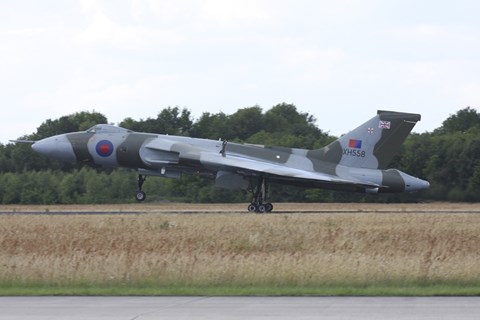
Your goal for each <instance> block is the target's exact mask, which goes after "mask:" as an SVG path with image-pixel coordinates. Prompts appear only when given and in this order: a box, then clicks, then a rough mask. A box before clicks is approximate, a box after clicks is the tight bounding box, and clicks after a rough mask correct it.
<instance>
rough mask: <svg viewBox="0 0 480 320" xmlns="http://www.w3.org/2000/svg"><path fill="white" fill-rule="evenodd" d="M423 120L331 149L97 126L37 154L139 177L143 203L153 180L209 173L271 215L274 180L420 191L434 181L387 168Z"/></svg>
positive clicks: (409, 119)
mask: <svg viewBox="0 0 480 320" xmlns="http://www.w3.org/2000/svg"><path fill="white" fill-rule="evenodd" d="M418 121H420V115H419V114H411V113H400V112H392V111H378V113H377V115H376V116H375V117H373V118H372V119H370V120H368V121H367V122H365V123H364V124H362V125H361V126H359V127H358V128H356V129H354V130H353V131H351V132H349V133H347V134H345V135H343V136H342V137H340V138H339V139H337V140H336V141H334V142H332V143H330V144H329V145H327V146H325V147H324V148H321V149H317V150H305V149H294V148H283V147H273V146H261V145H251V144H240V143H231V142H227V141H221V140H218V141H217V140H207V139H198V138H190V137H182V136H171V135H162V134H152V133H141V132H133V131H131V130H127V129H124V128H120V127H116V126H112V125H106V124H98V125H96V126H94V127H92V128H90V129H89V130H87V131H84V132H75V133H67V134H61V135H57V136H53V137H49V138H46V139H43V140H40V141H37V142H34V143H33V145H32V148H33V150H34V151H36V152H38V153H40V154H43V155H45V156H48V157H51V158H55V159H59V160H63V161H69V162H74V161H79V162H83V163H87V164H90V165H94V166H102V167H125V168H130V169H134V170H136V171H137V172H138V190H137V192H136V195H135V197H136V199H137V200H138V201H143V200H145V197H146V195H145V193H144V192H143V191H142V185H143V183H144V181H145V177H146V176H160V177H168V178H179V177H180V176H181V174H183V173H187V174H194V175H206V176H211V177H213V178H214V179H215V184H216V186H218V187H222V188H228V189H245V190H250V191H251V192H252V195H253V197H252V202H251V203H250V204H249V205H248V211H252V212H253V211H255V212H270V211H272V209H273V205H272V204H271V203H269V202H268V201H267V196H268V189H269V185H270V184H271V183H279V184H287V185H297V186H303V187H313V188H324V189H332V190H346V191H356V192H364V193H374V194H375V193H396V192H414V191H418V190H422V189H427V188H428V187H429V186H430V184H429V183H428V182H427V181H425V180H421V179H418V178H415V177H413V176H410V175H408V174H406V173H404V172H402V171H400V170H397V169H387V165H388V164H389V162H390V160H391V159H392V157H393V156H394V153H395V152H396V151H397V150H398V149H399V147H400V146H401V144H402V143H403V142H404V140H405V138H406V137H407V136H408V134H409V133H410V131H411V130H412V128H413V127H414V125H415V124H416V123H417V122H418Z"/></svg>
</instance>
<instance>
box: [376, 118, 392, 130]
mask: <svg viewBox="0 0 480 320" xmlns="http://www.w3.org/2000/svg"><path fill="white" fill-rule="evenodd" d="M390 125H391V122H390V121H381V120H380V122H379V123H378V127H379V128H380V129H390Z"/></svg>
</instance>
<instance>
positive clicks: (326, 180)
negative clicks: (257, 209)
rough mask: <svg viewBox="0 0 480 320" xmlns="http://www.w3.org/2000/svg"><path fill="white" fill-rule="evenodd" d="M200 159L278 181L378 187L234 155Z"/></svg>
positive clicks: (227, 168)
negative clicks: (271, 177)
mask: <svg viewBox="0 0 480 320" xmlns="http://www.w3.org/2000/svg"><path fill="white" fill-rule="evenodd" d="M200 161H201V162H202V164H204V165H205V166H208V167H216V168H218V169H220V170H223V171H229V172H235V173H238V174H241V175H253V174H267V175H269V176H274V178H275V180H280V181H305V182H307V181H308V182H313V183H321V184H336V185H350V186H357V187H363V188H378V187H380V185H378V184H375V183H368V182H364V181H360V180H357V179H343V178H340V177H338V176H334V175H330V174H326V173H322V172H317V171H308V170H301V169H296V168H291V167H287V166H284V165H278V164H275V163H271V162H266V161H262V160H257V159H250V158H245V157H241V156H235V155H228V156H226V157H222V156H219V155H217V154H212V153H203V154H202V156H201V157H200Z"/></svg>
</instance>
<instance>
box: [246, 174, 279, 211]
mask: <svg viewBox="0 0 480 320" xmlns="http://www.w3.org/2000/svg"><path fill="white" fill-rule="evenodd" d="M267 194H268V184H267V183H265V177H264V176H259V177H258V181H257V185H256V186H255V189H254V190H253V199H252V203H250V204H249V205H248V211H249V212H257V213H265V212H271V211H272V210H273V205H272V204H271V203H270V202H267V203H264V201H266V200H267Z"/></svg>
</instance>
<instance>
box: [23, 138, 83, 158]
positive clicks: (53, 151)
mask: <svg viewBox="0 0 480 320" xmlns="http://www.w3.org/2000/svg"><path fill="white" fill-rule="evenodd" d="M32 149H33V151H35V152H38V153H40V154H42V155H44V156H47V157H50V158H54V159H57V160H61V161H68V162H75V160H76V157H75V153H74V152H73V147H72V144H71V143H70V141H68V139H67V137H66V135H63V134H62V135H58V136H54V137H50V138H46V139H43V140H40V141H37V142H35V143H34V144H33V145H32Z"/></svg>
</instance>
